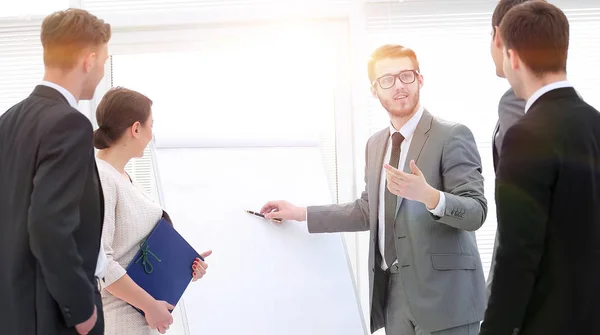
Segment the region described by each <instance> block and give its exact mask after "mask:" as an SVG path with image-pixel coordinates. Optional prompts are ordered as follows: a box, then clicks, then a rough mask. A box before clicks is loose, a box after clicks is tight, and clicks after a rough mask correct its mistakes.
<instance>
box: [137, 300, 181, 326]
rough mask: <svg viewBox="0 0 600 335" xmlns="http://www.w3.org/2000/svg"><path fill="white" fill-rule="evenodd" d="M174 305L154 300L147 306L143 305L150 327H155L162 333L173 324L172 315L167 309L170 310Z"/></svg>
mask: <svg viewBox="0 0 600 335" xmlns="http://www.w3.org/2000/svg"><path fill="white" fill-rule="evenodd" d="M174 308H175V306H173V305H171V304H169V303H168V302H166V301H159V300H154V301H152V302H151V303H150V304H148V306H144V308H143V309H142V310H143V311H144V314H145V317H146V322H148V326H150V328H151V329H157V330H158V332H159V333H161V334H164V333H165V332H166V331H167V330H168V329H169V326H171V325H172V324H173V316H172V315H171V313H170V312H169V311H172V310H173V309H174Z"/></svg>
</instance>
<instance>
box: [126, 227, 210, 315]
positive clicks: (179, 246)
mask: <svg viewBox="0 0 600 335" xmlns="http://www.w3.org/2000/svg"><path fill="white" fill-rule="evenodd" d="M196 258H200V259H202V257H201V256H200V254H199V253H198V252H196V250H194V248H192V246H191V245H190V244H189V243H188V242H187V241H186V240H185V239H184V238H183V237H182V236H181V235H180V234H179V233H178V232H177V231H176V230H175V229H174V228H173V226H172V225H171V224H170V223H169V222H168V221H167V220H165V219H164V218H162V219H160V221H158V223H157V224H156V226H155V227H154V229H153V230H152V232H150V234H149V235H148V237H147V238H146V240H144V241H143V242H142V243H141V245H140V250H138V252H137V254H136V255H135V257H134V258H133V260H132V261H131V263H129V265H128V266H127V269H126V270H127V274H128V275H129V276H130V277H131V279H133V281H134V282H135V283H136V284H138V285H139V286H140V287H141V288H143V289H144V290H145V291H146V292H148V294H150V295H151V296H152V297H153V298H154V299H156V300H164V301H166V302H168V303H170V304H171V305H173V306H176V305H177V303H178V302H179V299H181V296H182V295H183V292H184V291H185V289H186V288H187V286H188V285H189V284H190V281H191V280H192V278H193V276H192V272H193V270H192V264H193V263H194V260H196ZM132 307H133V306H132ZM134 308H135V307H134ZM135 309H136V310H137V311H138V312H140V313H141V314H142V315H144V312H142V311H141V310H140V309H138V308H135Z"/></svg>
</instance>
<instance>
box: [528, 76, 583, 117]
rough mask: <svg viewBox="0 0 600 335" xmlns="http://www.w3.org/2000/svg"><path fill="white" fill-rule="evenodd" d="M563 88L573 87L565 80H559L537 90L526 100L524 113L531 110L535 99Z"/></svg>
mask: <svg viewBox="0 0 600 335" xmlns="http://www.w3.org/2000/svg"><path fill="white" fill-rule="evenodd" d="M565 87H573V85H571V83H569V81H567V80H561V81H557V82H554V83H550V84H548V85H546V86H543V87H541V88H540V89H539V90H537V91H535V93H533V95H532V96H531V97H530V98H529V99H528V100H527V104H526V105H525V113H527V111H528V110H529V108H531V106H532V105H533V103H534V102H536V101H537V99H539V98H540V97H541V96H542V95H544V94H546V93H548V92H550V91H552V90H556V89H558V88H565Z"/></svg>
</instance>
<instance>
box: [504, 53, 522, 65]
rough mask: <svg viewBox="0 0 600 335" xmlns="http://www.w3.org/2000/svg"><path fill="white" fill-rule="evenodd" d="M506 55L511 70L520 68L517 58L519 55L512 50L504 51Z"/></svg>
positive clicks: (519, 60)
mask: <svg viewBox="0 0 600 335" xmlns="http://www.w3.org/2000/svg"><path fill="white" fill-rule="evenodd" d="M506 54H507V57H508V61H509V62H510V67H511V68H512V69H513V70H518V69H519V67H520V66H521V59H520V58H519V54H518V53H517V52H516V51H515V50H514V49H508V50H506Z"/></svg>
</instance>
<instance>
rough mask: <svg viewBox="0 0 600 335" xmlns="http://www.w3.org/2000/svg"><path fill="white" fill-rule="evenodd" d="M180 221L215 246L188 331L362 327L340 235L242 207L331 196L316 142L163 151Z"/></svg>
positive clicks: (193, 237) (267, 332) (188, 233)
mask: <svg viewBox="0 0 600 335" xmlns="http://www.w3.org/2000/svg"><path fill="white" fill-rule="evenodd" d="M156 159H157V162H156V168H157V169H158V174H159V177H160V181H161V187H160V189H161V192H162V194H161V196H162V198H163V200H164V202H165V205H166V209H167V211H168V212H169V213H170V215H171V217H172V219H173V221H174V224H175V227H176V228H177V230H178V231H179V232H181V234H182V235H183V236H184V237H185V238H186V239H187V240H188V241H189V242H190V243H191V244H192V245H193V246H194V247H195V248H196V249H197V250H198V251H199V252H202V251H204V250H207V249H212V250H213V251H214V253H213V255H212V256H210V257H209V258H208V259H207V262H208V263H209V268H208V273H207V275H206V276H205V277H204V278H203V279H201V280H200V281H198V282H196V283H192V284H190V287H189V288H188V290H187V291H186V293H185V295H184V304H185V312H186V315H187V321H188V326H189V330H190V334H192V335H200V334H211V335H212V334H232V335H233V334H235V335H238V334H244V335H245V334H260V335H282V334H285V335H308V334H310V335H337V334H339V335H359V334H360V335H364V334H365V333H366V330H365V327H364V322H363V320H362V313H361V311H360V306H359V303H358V300H357V296H356V290H355V286H354V283H353V279H352V274H351V268H350V264H349V262H348V258H347V255H346V251H345V247H344V244H343V239H342V236H341V235H339V234H309V233H308V231H307V228H306V223H298V222H286V223H284V224H283V225H278V224H275V223H271V222H269V221H266V220H264V219H262V218H259V217H256V216H253V215H249V214H247V213H244V209H249V210H255V211H258V210H260V207H261V206H262V205H263V204H264V202H265V201H267V200H272V199H287V200H289V201H291V202H294V203H296V204H298V205H310V204H327V203H330V202H331V196H330V192H329V189H328V186H327V185H328V184H327V180H326V177H325V172H324V169H323V164H322V158H321V153H320V150H319V148H318V147H303V148H243V149H240V148H225V149H223V148H220V149H198V148H182V149H160V148H159V149H157V150H156Z"/></svg>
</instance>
